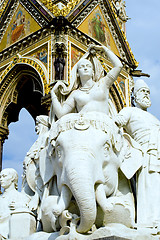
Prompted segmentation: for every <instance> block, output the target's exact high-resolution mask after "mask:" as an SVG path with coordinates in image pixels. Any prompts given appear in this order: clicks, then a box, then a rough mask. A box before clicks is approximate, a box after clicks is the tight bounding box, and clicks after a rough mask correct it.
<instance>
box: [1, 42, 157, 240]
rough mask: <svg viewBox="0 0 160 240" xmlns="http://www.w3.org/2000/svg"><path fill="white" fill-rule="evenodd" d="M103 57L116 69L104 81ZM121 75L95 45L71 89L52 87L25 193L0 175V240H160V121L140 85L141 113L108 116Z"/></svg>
mask: <svg viewBox="0 0 160 240" xmlns="http://www.w3.org/2000/svg"><path fill="white" fill-rule="evenodd" d="M98 51H101V52H104V54H105V55H106V56H107V57H108V58H109V60H110V61H111V63H112V65H113V68H112V69H111V70H110V71H109V72H108V73H107V74H104V70H103V68H102V66H101V64H100V62H99V60H98V59H97V58H96V52H98ZM121 69H122V64H121V62H120V60H119V59H118V58H117V57H116V56H115V54H114V53H113V52H112V51H110V50H109V49H108V48H107V47H105V46H90V47H89V51H88V53H86V54H85V55H84V56H83V57H82V58H81V59H80V60H79V62H78V63H77V64H76V65H75V66H74V67H73V70H72V79H71V81H70V85H69V86H66V85H65V84H64V83H62V81H58V82H57V83H56V84H55V86H54V87H53V88H52V90H51V99H52V104H51V110H50V116H49V117H48V116H44V115H40V116H38V117H37V118H36V131H37V134H38V139H37V140H36V142H35V143H34V144H33V145H32V147H31V148H30V150H29V151H28V153H27V155H26V157H25V159H24V162H23V168H24V172H23V183H22V191H21V192H18V191H17V190H16V184H17V180H18V175H17V173H16V171H15V170H14V169H4V170H2V172H1V175H0V182H1V186H2V187H3V188H4V193H3V194H2V195H1V196H0V234H1V236H0V237H1V239H13V240H14V239H16V240H17V239H19V240H20V239H25V240H39V239H40V240H54V239H57V240H58V239H62V240H63V239H71V240H74V239H98V238H102V237H105V236H106V237H107V236H113V235H115V236H119V237H127V238H128V239H159V238H158V234H159V232H160V207H159V202H160V187H159V186H160V122H159V121H158V120H157V119H156V118H155V117H154V116H153V115H151V114H150V113H148V112H147V108H148V107H149V106H150V105H151V102H150V97H149V94H150V90H149V87H148V86H147V85H146V83H145V82H144V81H143V80H137V82H136V83H135V87H134V96H135V102H136V107H126V108H124V109H122V110H121V111H120V112H119V113H118V114H117V115H116V116H114V117H111V116H109V106H108V100H109V88H110V87H111V85H112V84H113V82H114V81H115V80H116V79H117V77H118V75H119V74H120V72H121ZM65 96H67V97H65ZM64 99H65V100H64ZM62 100H63V101H62ZM123 128H124V130H123ZM135 174H136V192H135V190H133V189H132V187H131V184H130V183H131V181H132V180H133V176H134V179H135ZM133 192H134V194H133ZM136 219H137V220H136ZM20 224H21V225H24V224H25V230H23V227H20ZM36 229H37V230H36ZM142 236H143V238H142ZM145 236H146V238H145ZM148 236H149V237H150V238H147V237H148ZM159 237H160V235H159Z"/></svg>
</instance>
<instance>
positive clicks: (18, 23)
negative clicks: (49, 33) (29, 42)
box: [0, 4, 40, 51]
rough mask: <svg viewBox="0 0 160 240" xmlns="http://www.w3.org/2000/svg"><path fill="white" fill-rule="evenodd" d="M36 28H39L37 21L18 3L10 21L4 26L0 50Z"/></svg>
mask: <svg viewBox="0 0 160 240" xmlns="http://www.w3.org/2000/svg"><path fill="white" fill-rule="evenodd" d="M38 29H40V26H39V25H38V23H37V22H36V21H35V20H34V19H33V18H32V16H31V15H30V14H29V13H28V12H27V11H26V10H25V9H24V8H23V6H22V5H21V4H19V6H18V7H17V9H16V11H15V13H14V15H13V17H12V19H11V21H10V22H9V23H8V26H7V27H6V31H4V36H3V37H2V39H1V44H0V51H1V50H3V49H4V48H6V47H9V46H10V45H12V44H14V43H16V42H17V41H19V40H20V39H22V38H24V37H26V36H28V35H29V34H31V33H33V32H35V31H37V30H38Z"/></svg>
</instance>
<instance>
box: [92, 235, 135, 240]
mask: <svg viewBox="0 0 160 240" xmlns="http://www.w3.org/2000/svg"><path fill="white" fill-rule="evenodd" d="M94 240H130V239H129V238H121V237H116V236H111V237H104V238H96V239H94Z"/></svg>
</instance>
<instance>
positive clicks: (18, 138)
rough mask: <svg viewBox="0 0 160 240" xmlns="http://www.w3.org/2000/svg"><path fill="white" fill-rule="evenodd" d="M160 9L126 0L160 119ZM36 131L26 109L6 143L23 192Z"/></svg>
mask: <svg viewBox="0 0 160 240" xmlns="http://www.w3.org/2000/svg"><path fill="white" fill-rule="evenodd" d="M159 10H160V0H152V1H151V0H126V12H127V15H128V17H129V18H131V19H129V20H128V22H127V24H126V29H127V40H128V42H129V45H130V47H131V49H132V52H133V54H134V56H135V58H136V60H137V61H138V62H139V67H138V69H141V70H142V71H143V72H144V73H148V74H150V76H151V77H150V78H143V79H144V80H146V82H147V84H148V85H149V87H150V90H151V101H152V106H151V107H150V109H149V110H148V111H149V112H150V113H152V114H153V115H155V116H156V117H157V118H158V119H159V120H160V109H159V106H160V77H159V75H160V48H159V44H160V31H159V23H160V14H159ZM136 79H137V78H135V80H136ZM34 128H35V123H34V120H33V119H32V118H31V116H30V115H29V113H28V112H27V111H26V110H25V109H22V110H21V112H20V115H19V121H18V122H16V123H11V124H10V125H9V130H10V134H9V138H8V140H6V141H5V143H4V151H3V166H2V168H6V167H13V168H15V169H16V170H17V171H18V174H19V190H20V186H21V174H22V162H23V159H24V157H25V155H26V153H27V151H28V150H29V148H30V147H31V145H32V144H33V143H34V141H35V140H36V139H37V135H36V133H35V130H34Z"/></svg>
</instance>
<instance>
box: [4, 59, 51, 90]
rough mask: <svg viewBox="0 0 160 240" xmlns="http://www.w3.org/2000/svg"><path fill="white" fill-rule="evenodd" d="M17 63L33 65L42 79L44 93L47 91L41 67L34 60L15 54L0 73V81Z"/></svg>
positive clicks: (47, 86)
mask: <svg viewBox="0 0 160 240" xmlns="http://www.w3.org/2000/svg"><path fill="white" fill-rule="evenodd" d="M17 63H24V64H28V65H30V66H32V67H34V68H35V69H36V70H37V72H38V73H39V74H40V76H41V79H42V81H43V84H44V91H45V94H48V93H49V85H48V84H47V79H46V76H45V73H44V71H43V69H42V67H41V66H40V65H39V64H38V63H37V62H36V61H34V60H32V59H29V58H19V56H16V57H15V58H14V59H13V61H12V63H11V64H10V65H9V66H8V67H7V68H6V69H5V71H4V72H3V73H2V75H1V76H0V83H1V82H2V80H3V79H4V78H5V76H6V75H7V74H8V73H9V71H10V70H11V69H12V68H13V67H14V66H15V65H16V64H17Z"/></svg>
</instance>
